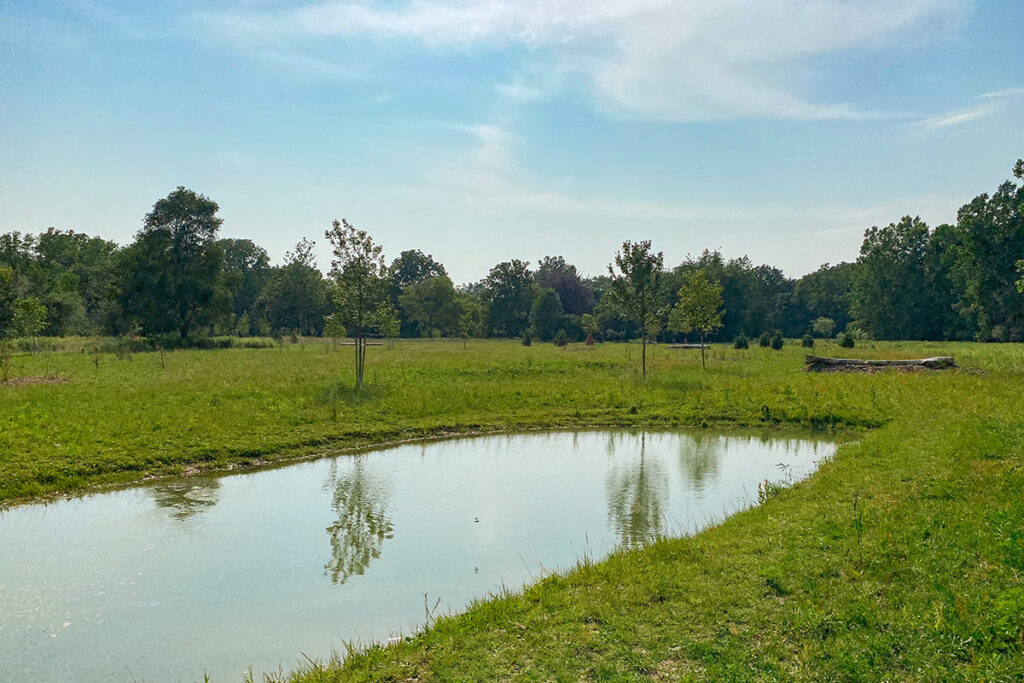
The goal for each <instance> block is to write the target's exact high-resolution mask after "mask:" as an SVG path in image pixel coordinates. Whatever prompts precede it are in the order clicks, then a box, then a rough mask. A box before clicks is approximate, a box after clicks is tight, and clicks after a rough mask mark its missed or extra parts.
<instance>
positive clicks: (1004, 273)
mask: <svg viewBox="0 0 1024 683" xmlns="http://www.w3.org/2000/svg"><path fill="white" fill-rule="evenodd" d="M1013 174H1014V176H1015V177H1016V178H1017V179H1019V180H1024V160H1018V161H1017V164H1016V165H1015V166H1014V169H1013ZM957 232H958V236H959V249H958V250H957V252H956V262H955V266H954V268H953V271H952V277H953V280H954V281H955V283H956V285H957V289H958V290H959V294H960V304H959V307H960V309H961V310H962V311H963V312H964V313H965V314H966V315H967V316H969V318H970V319H972V320H973V321H974V324H975V328H976V330H977V335H978V337H979V338H980V339H983V340H988V339H999V338H1000V337H1002V338H1003V339H1011V340H1016V341H1020V340H1024V297H1021V296H1020V292H1019V291H1018V290H1017V286H1016V283H1017V279H1018V271H1017V260H1018V259H1020V257H1021V254H1024V184H1022V185H1019V186H1018V185H1017V184H1015V183H1014V182H1011V181H1007V182H1005V183H1003V184H1002V185H1000V186H999V189H997V190H996V191H995V192H994V193H993V194H992V196H991V197H990V196H989V195H987V194H982V195H979V196H977V197H975V198H974V199H973V200H972V201H970V202H969V203H967V204H965V205H964V206H962V207H960V211H959V212H958V213H957Z"/></svg>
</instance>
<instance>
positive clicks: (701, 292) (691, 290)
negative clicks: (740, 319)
mask: <svg viewBox="0 0 1024 683" xmlns="http://www.w3.org/2000/svg"><path fill="white" fill-rule="evenodd" d="M724 314H725V311H723V310H722V285H720V284H718V283H717V282H708V277H707V275H706V274H705V273H704V271H703V270H697V271H693V272H691V273H688V274H687V275H686V281H685V283H684V284H683V286H682V287H680V288H679V302H678V303H677V304H676V305H675V307H674V308H673V309H672V313H671V314H670V315H669V319H668V320H669V323H668V325H669V329H671V330H673V331H675V332H690V331H691V330H697V331H698V332H700V364H701V367H703V368H705V369H706V368H707V363H706V360H705V357H704V339H705V338H706V337H707V334H708V333H709V332H711V331H713V330H717V329H718V328H719V327H721V326H722V316H723V315H724Z"/></svg>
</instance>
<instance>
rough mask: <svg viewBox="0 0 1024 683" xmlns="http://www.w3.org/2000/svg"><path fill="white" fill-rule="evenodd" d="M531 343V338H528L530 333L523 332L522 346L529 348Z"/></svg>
mask: <svg viewBox="0 0 1024 683" xmlns="http://www.w3.org/2000/svg"><path fill="white" fill-rule="evenodd" d="M532 343H533V338H532V337H531V336H530V332H529V331H526V332H523V346H529V345H530V344H532Z"/></svg>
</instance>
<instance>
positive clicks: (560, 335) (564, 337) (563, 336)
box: [555, 329, 569, 346]
mask: <svg viewBox="0 0 1024 683" xmlns="http://www.w3.org/2000/svg"><path fill="white" fill-rule="evenodd" d="M568 343H569V335H568V334H567V333H566V331H565V330H561V329H560V330H558V332H556V333H555V346H565V345H566V344H568Z"/></svg>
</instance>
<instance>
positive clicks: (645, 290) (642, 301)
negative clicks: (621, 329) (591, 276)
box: [605, 240, 665, 378]
mask: <svg viewBox="0 0 1024 683" xmlns="http://www.w3.org/2000/svg"><path fill="white" fill-rule="evenodd" d="M664 267H665V257H664V255H663V254H662V253H661V252H660V251H659V252H658V253H654V252H652V251H651V242H650V241H649V240H646V241H643V242H630V241H626V242H623V243H622V249H620V250H619V251H618V252H616V254H615V265H614V267H613V266H612V265H611V264H609V265H608V275H609V277H610V278H611V282H610V283H609V288H608V291H607V293H606V294H605V296H606V297H607V299H608V302H609V304H610V305H611V306H612V309H613V310H615V311H616V312H617V313H618V314H619V315H620V316H621V317H623V318H625V319H626V320H629V321H630V322H632V323H633V324H634V325H636V326H637V327H638V328H640V342H641V373H642V375H643V376H644V377H645V378H646V377H647V339H648V334H649V332H650V330H651V329H652V328H656V327H660V325H661V320H662V316H663V315H664V304H663V299H662V288H661V280H662V276H663V270H664Z"/></svg>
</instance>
